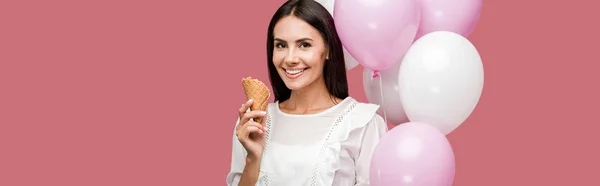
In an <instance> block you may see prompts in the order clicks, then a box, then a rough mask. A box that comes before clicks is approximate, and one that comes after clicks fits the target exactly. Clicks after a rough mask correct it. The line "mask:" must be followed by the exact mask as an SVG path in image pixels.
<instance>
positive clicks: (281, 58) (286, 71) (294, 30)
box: [273, 16, 328, 90]
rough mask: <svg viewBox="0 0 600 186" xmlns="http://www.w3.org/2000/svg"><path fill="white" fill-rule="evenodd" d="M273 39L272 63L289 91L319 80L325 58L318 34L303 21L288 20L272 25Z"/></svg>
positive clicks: (288, 18) (285, 18)
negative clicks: (273, 26)
mask: <svg viewBox="0 0 600 186" xmlns="http://www.w3.org/2000/svg"><path fill="white" fill-rule="evenodd" d="M273 35H274V37H275V40H274V42H275V43H274V46H275V47H274V48H273V63H274V65H275V68H277V72H278V73H279V76H280V77H281V79H283V82H285V85H286V86H287V87H288V88H289V89H291V90H298V89H302V88H304V87H306V86H308V85H310V84H312V83H313V82H315V81H317V80H321V79H322V76H323V66H324V64H325V59H327V56H328V54H327V52H326V46H325V42H324V40H323V37H321V34H320V33H319V31H318V30H316V29H315V28H313V27H312V26H311V25H310V24H308V23H306V22H304V21H303V20H302V19H299V18H297V17H295V16H287V17H284V18H283V19H281V20H279V22H278V23H277V24H276V25H275V28H274V30H273Z"/></svg>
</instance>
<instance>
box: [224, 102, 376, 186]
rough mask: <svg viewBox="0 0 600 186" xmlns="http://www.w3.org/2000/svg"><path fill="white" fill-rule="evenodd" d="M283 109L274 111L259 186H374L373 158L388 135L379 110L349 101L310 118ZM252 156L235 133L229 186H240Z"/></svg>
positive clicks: (271, 110)
mask: <svg viewBox="0 0 600 186" xmlns="http://www.w3.org/2000/svg"><path fill="white" fill-rule="evenodd" d="M278 105H279V104H278V103H277V102H275V103H270V104H269V106H268V114H267V122H266V123H267V124H266V130H267V133H266V135H267V140H266V145H265V148H264V152H263V156H262V159H261V162H260V172H259V177H258V181H257V184H256V185H258V186H267V185H270V186H300V185H301V186H312V185H319V186H331V185H335V186H367V185H369V166H370V163H371V155H372V153H373V150H374V148H375V146H376V145H377V143H378V142H379V140H380V139H381V137H383V135H384V134H385V133H386V132H387V130H388V128H387V124H386V123H385V122H384V120H383V118H382V117H381V116H379V115H378V114H377V113H376V111H377V109H378V108H379V105H375V104H369V103H360V102H357V101H356V100H354V99H353V98H351V97H348V98H346V99H344V100H343V101H342V102H340V103H339V104H337V105H335V106H333V107H331V108H329V109H327V110H325V111H323V112H320V113H317V114H307V115H295V114H287V113H284V112H282V111H281V110H279V106H278ZM238 122H239V120H238ZM236 125H237V124H236ZM246 155H247V152H246V150H245V149H244V147H243V146H242V144H241V143H240V142H239V140H238V139H237V137H236V135H235V132H234V134H233V149H232V160H231V169H230V171H229V174H228V175H227V179H226V181H227V185H228V186H237V185H238V183H239V181H240V178H241V174H242V172H243V170H244V166H245V162H246V161H245V157H246Z"/></svg>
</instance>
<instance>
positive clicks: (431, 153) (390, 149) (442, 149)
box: [369, 122, 455, 186]
mask: <svg viewBox="0 0 600 186" xmlns="http://www.w3.org/2000/svg"><path fill="white" fill-rule="evenodd" d="M454 172H455V159H454V151H453V150H452V146H451V145H450V142H449V141H448V139H446V136H444V134H442V133H441V132H440V131H439V130H437V129H436V128H435V127H432V126H431V125H429V124H425V123H418V122H408V123H403V124H401V125H398V126H396V127H394V128H392V129H391V130H390V131H388V132H387V133H386V135H385V136H384V137H383V138H382V139H381V141H379V143H378V144H377V146H376V147H375V150H374V152H373V155H372V157H371V167H370V172H369V173H370V180H371V185H372V186H390V185H394V186H404V185H406V186H409V185H410V186H451V185H452V182H454Z"/></svg>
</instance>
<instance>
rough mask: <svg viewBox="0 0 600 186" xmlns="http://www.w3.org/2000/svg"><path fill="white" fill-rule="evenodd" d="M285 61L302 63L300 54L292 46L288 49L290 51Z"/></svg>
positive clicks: (287, 62)
mask: <svg viewBox="0 0 600 186" xmlns="http://www.w3.org/2000/svg"><path fill="white" fill-rule="evenodd" d="M284 62H285V63H286V64H287V65H296V64H298V63H300V58H299V57H298V55H297V54H296V52H295V50H294V49H293V48H290V49H289V50H288V53H287V55H286V56H285V59H284Z"/></svg>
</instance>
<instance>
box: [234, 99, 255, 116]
mask: <svg viewBox="0 0 600 186" xmlns="http://www.w3.org/2000/svg"><path fill="white" fill-rule="evenodd" d="M253 101H254V100H252V99H249V100H248V101H246V103H243V104H242V107H240V109H239V110H238V112H239V117H240V118H242V116H244V113H246V111H248V108H249V107H250V105H252V103H253Z"/></svg>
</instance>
